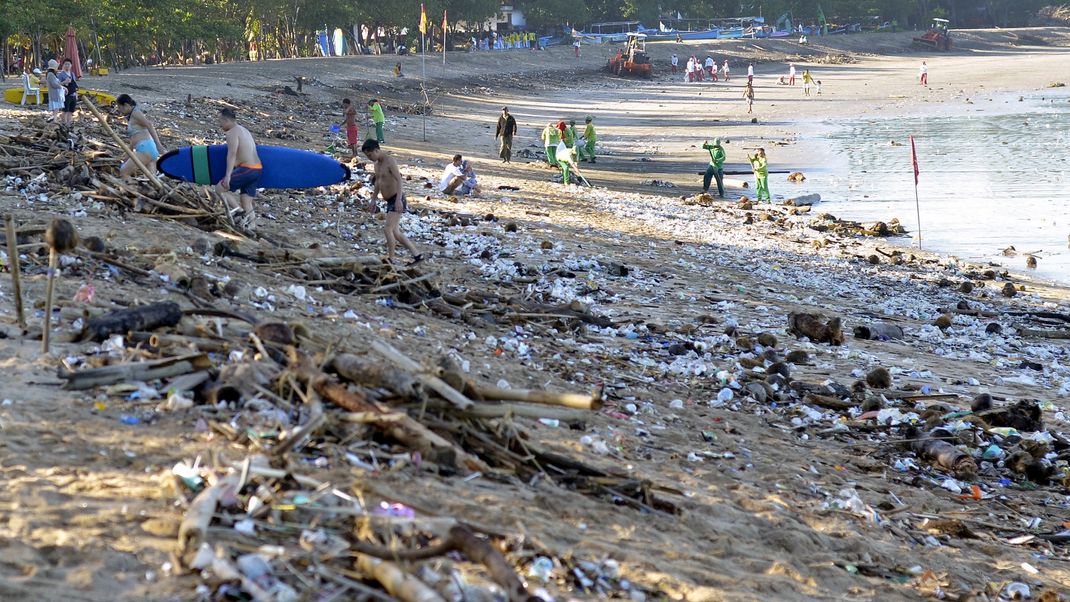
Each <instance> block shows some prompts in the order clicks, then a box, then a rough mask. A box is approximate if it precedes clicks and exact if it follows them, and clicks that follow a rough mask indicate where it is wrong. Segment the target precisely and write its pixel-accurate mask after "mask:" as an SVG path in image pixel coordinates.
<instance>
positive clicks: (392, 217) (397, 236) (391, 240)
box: [360, 139, 424, 265]
mask: <svg viewBox="0 0 1070 602" xmlns="http://www.w3.org/2000/svg"><path fill="white" fill-rule="evenodd" d="M360 150H361V151H363V152H364V154H365V156H367V157H368V158H369V159H371V160H372V161H373V162H374V163H375V190H374V191H373V192H372V199H371V200H372V205H371V208H372V209H374V208H375V199H376V198H377V197H379V196H382V197H383V200H384V201H386V226H385V227H384V228H383V232H384V233H385V234H386V258H387V260H388V261H391V262H392V261H394V249H395V248H396V247H397V243H398V242H400V243H401V244H402V246H404V247H405V248H406V249H408V250H409V253H411V254H412V261H411V262H409V265H413V264H417V263H420V262H421V261H423V258H424V256H423V255H422V254H421V253H420V252H419V251H417V249H416V245H414V244H412V242H411V241H409V239H408V238H407V237H406V236H405V233H404V232H402V231H401V216H402V215H404V214H405V212H406V211H407V210H408V206H407V204H406V203H405V193H404V192H403V191H402V185H401V170H400V169H398V163H397V161H395V160H394V157H392V156H390V154H389V153H387V152H386V151H384V150H383V149H381V148H379V143H378V142H377V141H375V140H372V139H368V140H365V141H364V146H362V147H361V149H360Z"/></svg>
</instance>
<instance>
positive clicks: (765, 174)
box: [750, 155, 773, 203]
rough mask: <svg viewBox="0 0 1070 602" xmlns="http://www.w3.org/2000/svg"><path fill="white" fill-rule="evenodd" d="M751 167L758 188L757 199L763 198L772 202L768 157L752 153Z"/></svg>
mask: <svg viewBox="0 0 1070 602" xmlns="http://www.w3.org/2000/svg"><path fill="white" fill-rule="evenodd" d="M750 165H751V168H753V169H754V183H755V185H756V187H757V189H758V193H757V197H758V201H761V200H762V196H763V195H764V196H765V200H766V201H768V202H770V203H772V202H773V197H772V196H771V195H770V194H769V159H767V158H766V157H761V156H758V155H754V156H753V157H750Z"/></svg>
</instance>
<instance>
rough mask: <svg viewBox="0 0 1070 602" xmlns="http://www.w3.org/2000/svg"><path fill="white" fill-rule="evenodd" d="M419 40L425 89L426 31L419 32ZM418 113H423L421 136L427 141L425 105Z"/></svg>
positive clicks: (424, 86) (423, 86) (422, 84)
mask: <svg viewBox="0 0 1070 602" xmlns="http://www.w3.org/2000/svg"><path fill="white" fill-rule="evenodd" d="M420 40H421V42H420V43H421V44H422V45H423V48H421V49H420V50H421V51H422V52H420V60H421V61H422V63H423V77H422V80H423V81H421V83H420V86H421V87H422V88H423V89H424V90H425V91H426V90H427V34H426V33H420ZM420 113H422V114H423V130H424V134H423V136H424V142H427V107H424V110H422V111H420Z"/></svg>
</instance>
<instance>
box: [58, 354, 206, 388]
mask: <svg viewBox="0 0 1070 602" xmlns="http://www.w3.org/2000/svg"><path fill="white" fill-rule="evenodd" d="M211 367H212V361H211V360H210V359H209V358H208V356H207V355H205V354H203V353H194V354H191V355H183V356H179V357H169V358H165V359H162V360H154V361H151V362H139V363H135V364H118V365H115V366H105V367H103V368H94V369H92V370H81V371H79V372H69V371H67V370H66V369H65V368H60V369H59V377H60V378H61V379H63V380H65V381H67V382H66V383H65V384H64V385H63V388H64V389H67V390H71V391H78V390H82V389H92V388H93V387H103V386H107V385H113V384H115V383H121V382H128V381H142V382H146V381H151V380H157V379H160V378H171V377H172V376H181V375H183V374H189V373H190V372H196V371H198V370H208V369H210V368H211Z"/></svg>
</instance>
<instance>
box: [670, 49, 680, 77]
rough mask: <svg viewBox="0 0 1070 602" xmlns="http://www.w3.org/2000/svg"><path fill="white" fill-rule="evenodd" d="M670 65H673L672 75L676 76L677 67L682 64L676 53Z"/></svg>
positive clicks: (671, 58)
mask: <svg viewBox="0 0 1070 602" xmlns="http://www.w3.org/2000/svg"><path fill="white" fill-rule="evenodd" d="M669 64H670V65H672V74H673V75H676V66H677V65H679V64H680V57H678V56H676V54H675V53H673V55H672V56H671V57H670V58H669Z"/></svg>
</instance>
